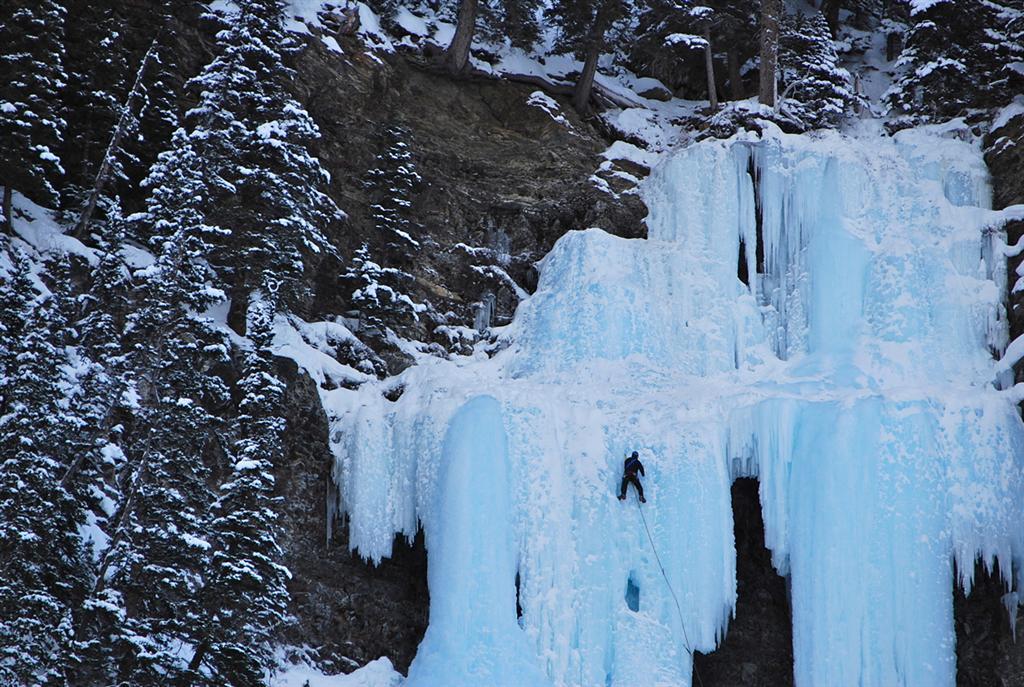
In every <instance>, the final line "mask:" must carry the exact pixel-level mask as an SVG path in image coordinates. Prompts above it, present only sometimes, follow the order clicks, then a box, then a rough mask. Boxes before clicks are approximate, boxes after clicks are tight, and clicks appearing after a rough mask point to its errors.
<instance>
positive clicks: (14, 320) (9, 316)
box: [0, 236, 36, 416]
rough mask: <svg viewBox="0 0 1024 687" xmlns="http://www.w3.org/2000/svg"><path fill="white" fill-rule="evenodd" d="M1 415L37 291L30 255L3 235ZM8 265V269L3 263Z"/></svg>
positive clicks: (0, 270) (0, 262)
mask: <svg viewBox="0 0 1024 687" xmlns="http://www.w3.org/2000/svg"><path fill="white" fill-rule="evenodd" d="M0 251H2V252H0V416H3V415H5V414H6V413H7V406H8V397H9V392H8V391H7V389H8V388H9V386H10V383H11V381H12V380H13V374H14V368H15V358H16V357H17V351H18V345H19V343H20V341H21V340H22V337H23V336H24V333H25V320H26V318H27V316H28V309H29V304H30V303H31V302H32V301H33V300H34V299H35V297H36V292H35V288H34V287H33V285H32V281H31V279H30V278H29V270H30V267H31V265H30V263H29V260H28V256H26V255H25V253H24V252H23V251H21V250H20V249H18V248H16V247H14V246H11V245H10V241H9V240H5V238H4V237H2V236H0ZM4 262H7V263H9V265H10V266H9V268H8V269H7V270H4V269H3V263H4Z"/></svg>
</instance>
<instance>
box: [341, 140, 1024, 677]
mask: <svg viewBox="0 0 1024 687" xmlns="http://www.w3.org/2000/svg"><path fill="white" fill-rule="evenodd" d="M755 179H756V183H755ZM644 196H645V200H646V202H647V205H648V207H649V208H650V215H649V217H648V220H647V221H648V230H649V232H648V233H649V236H648V238H647V239H645V240H629V239H622V238H618V237H615V236H612V235H610V234H607V233H605V232H603V231H600V230H597V229H590V230H587V231H578V232H569V233H568V234H566V235H565V236H563V237H562V238H561V239H560V240H559V241H558V242H557V243H556V245H555V246H554V248H553V249H552V251H551V252H550V253H549V255H548V256H546V257H545V258H544V260H543V262H542V264H541V276H540V280H539V285H538V289H537V291H536V293H535V294H534V295H532V296H531V297H530V298H529V299H527V300H526V301H524V302H523V303H522V304H521V305H520V307H519V310H518V311H517V313H516V317H515V320H514V322H513V323H512V324H511V325H510V326H509V327H508V328H506V330H505V331H504V332H503V334H502V336H503V338H504V339H505V341H506V342H507V344H508V346H507V347H506V348H505V349H504V350H503V351H502V352H500V353H499V354H497V355H496V356H494V357H493V358H488V357H486V356H484V355H482V354H481V355H478V356H476V357H472V358H458V359H454V360H450V361H444V360H437V359H432V358H424V359H422V360H421V361H420V362H419V364H418V365H416V366H414V367H413V368H410V369H409V370H407V371H406V372H404V373H403V374H402V376H401V379H400V380H397V381H398V382H400V383H402V384H404V385H405V392H404V394H403V395H402V396H401V398H400V399H399V400H398V401H397V402H395V403H392V402H390V401H388V400H386V399H385V398H384V396H383V393H382V391H383V387H378V386H377V385H374V384H366V385H364V386H363V387H362V388H361V389H359V390H358V391H351V390H346V389H338V390H333V391H325V392H323V393H324V405H325V408H326V410H327V411H328V413H329V418H330V421H331V427H332V446H333V448H334V451H335V455H336V462H335V466H334V478H335V481H336V482H337V484H338V486H339V498H340V503H341V506H342V508H343V509H344V510H345V512H346V513H347V515H348V517H349V518H350V519H351V520H350V522H351V528H350V533H351V537H350V542H351V545H352V546H353V548H354V549H356V550H358V552H359V553H360V554H361V555H364V556H366V557H368V558H370V559H374V560H379V559H380V558H381V557H384V556H387V555H389V554H390V547H391V542H392V541H393V538H394V535H395V534H396V533H405V534H406V535H408V536H412V535H413V534H414V533H415V531H416V528H417V526H418V525H420V524H422V526H423V528H424V530H425V532H426V537H427V547H428V552H429V566H430V572H429V583H430V592H431V620H430V628H429V629H428V632H427V636H426V637H425V638H424V641H423V644H422V646H421V647H420V651H419V654H418V655H417V658H416V661H415V662H414V664H413V667H412V669H411V671H410V676H409V681H410V682H412V683H413V684H416V685H439V684H445V685H500V684H517V685H518V684H544V685H548V684H550V685H553V686H557V687H568V686H570V685H605V686H609V687H610V686H618V687H626V686H633V685H645V686H646V685H663V686H681V687H686V686H688V685H690V684H691V675H692V659H691V651H693V650H698V649H699V650H700V651H711V650H713V649H714V648H715V647H716V646H717V643H718V642H719V641H720V640H721V638H722V637H723V636H724V634H725V633H727V632H728V624H729V619H730V617H731V615H732V613H733V612H734V609H735V603H736V574H735V570H736V561H735V556H736V553H735V543H734V541H733V523H732V510H731V503H730V485H731V483H732V481H733V479H735V478H736V477H737V476H739V475H756V476H757V477H758V478H759V480H760V490H761V504H762V509H763V514H764V520H765V536H766V543H767V545H768V547H769V548H770V549H771V552H772V561H773V564H774V565H775V567H776V568H777V569H778V571H779V572H780V573H781V574H784V575H788V576H789V581H790V589H791V592H792V604H793V640H794V641H793V646H794V653H795V666H794V670H795V678H796V684H797V685H798V686H799V687H820V686H821V685H829V686H830V687H894V686H900V687H952V685H954V684H955V675H956V663H955V660H956V658H955V646H954V640H955V635H954V632H953V618H952V588H953V584H954V582H956V583H959V584H962V585H964V586H965V587H967V588H969V587H970V584H971V579H970V574H971V573H972V571H973V569H974V568H973V563H974V560H975V557H977V556H980V557H981V558H982V559H984V560H985V561H987V562H988V563H989V564H992V563H993V562H994V561H996V560H998V561H999V562H1000V566H999V567H1000V570H1002V571H1004V573H1005V572H1006V571H1010V570H1013V569H1017V570H1020V569H1022V565H1021V563H1022V562H1024V561H1021V554H1022V552H1024V468H1022V466H1024V462H1022V461H1024V458H1022V457H1024V425H1022V423H1021V420H1020V416H1019V414H1018V412H1017V408H1016V406H1015V403H1014V399H1013V398H1012V397H1011V396H1008V395H1007V394H1006V393H1004V392H1003V391H1001V390H1000V388H999V383H998V379H999V371H998V369H997V366H996V364H995V361H994V360H993V352H996V353H998V352H1000V351H1002V350H1003V349H1004V348H1005V346H1006V321H1005V313H1004V310H1003V305H1002V294H1003V293H1004V287H1005V269H1004V268H1003V266H1002V264H1001V260H1000V259H999V257H998V256H999V251H998V247H999V243H998V242H999V233H998V232H993V231H991V229H990V228H988V227H987V225H988V222H989V220H990V214H989V212H988V205H989V189H988V184H987V178H986V176H985V169H984V165H983V162H982V160H981V156H980V153H979V151H978V149H977V147H975V146H973V145H971V144H968V143H965V142H962V141H957V140H951V139H947V138H942V137H941V136H938V135H933V134H929V133H927V132H920V131H908V132H903V133H901V134H899V135H897V136H896V137H892V138H887V137H878V136H871V137H861V138H853V137H846V136H842V135H839V134H835V133H832V134H823V135H821V136H817V137H810V136H800V137H796V136H786V135H783V134H781V133H778V132H774V133H773V132H767V133H766V134H765V135H764V137H763V138H758V137H753V136H744V137H741V138H736V139H731V140H728V141H705V142H702V143H699V144H695V145H691V146H689V147H687V148H684V149H681V150H679V151H677V152H676V153H674V154H673V155H671V156H670V157H668V158H667V159H666V160H665V162H664V163H663V164H662V165H660V166H659V167H658V168H657V169H656V170H654V172H653V173H652V174H651V176H650V177H649V179H648V180H647V181H646V182H645V186H644ZM757 207H760V210H761V223H760V228H761V231H760V232H758V231H757V221H756V220H757V218H756V216H755V208H757ZM758 242H760V244H761V245H760V248H761V249H762V250H763V254H764V258H765V259H764V265H763V269H762V270H761V271H760V273H759V274H755V273H756V271H757V270H756V268H757V265H756V262H755V258H754V256H755V255H756V250H757V248H758ZM741 245H742V246H743V247H744V249H743V252H742V254H741ZM739 260H744V261H745V262H746V264H747V266H748V272H749V273H750V274H751V275H755V276H754V277H753V278H752V279H751V280H750V281H751V283H750V285H749V286H748V285H746V284H744V283H742V282H741V281H740V280H739V279H738V277H737V263H738V261H739ZM394 381H396V380H391V382H390V383H394ZM631 450H638V451H639V452H640V454H641V457H642V459H643V462H644V464H645V467H646V468H647V476H646V477H645V479H644V485H645V489H646V492H647V498H648V503H647V504H646V505H645V506H644V509H645V510H644V514H645V516H646V522H647V524H648V525H649V527H650V533H651V539H652V540H653V544H654V548H653V549H652V546H651V542H650V541H649V540H648V538H647V534H646V531H645V529H644V526H643V522H642V521H641V519H640V512H639V510H638V508H639V504H638V503H637V501H636V499H635V497H634V496H633V495H632V493H631V494H630V498H629V499H628V500H627V501H626V502H620V501H618V500H617V498H616V494H617V491H618V486H619V479H620V477H621V470H622V458H623V454H624V453H625V452H626V451H631ZM655 552H657V557H656V556H655ZM658 557H660V560H661V562H662V563H663V564H664V566H665V572H666V577H667V581H666V579H664V578H663V577H662V574H661V571H660V569H659V566H658ZM954 562H956V563H958V564H959V570H961V571H963V579H960V580H956V581H954V580H953V565H954ZM517 571H518V572H519V575H520V579H521V588H520V603H521V606H522V611H523V615H522V618H521V620H520V622H519V623H517V622H516V617H515V616H516V613H515V590H514V580H515V574H516V572H517ZM1006 583H1007V585H1008V588H1012V589H1014V590H1016V589H1019V588H1020V584H1021V580H1011V579H1007V580H1006ZM630 585H632V589H631V591H630V592H629V594H627V589H629V588H630ZM634 590H635V591H634ZM672 591H675V592H676V594H677V596H678V600H679V608H678V610H677V608H676V605H675V602H674V600H673V597H672ZM1006 598H1007V599H1008V603H1011V604H1015V603H1016V598H1017V597H1016V596H1015V595H1014V594H1010V595H1008V596H1007V597H1006ZM630 599H633V601H635V602H631V601H630ZM524 681H525V682H524Z"/></svg>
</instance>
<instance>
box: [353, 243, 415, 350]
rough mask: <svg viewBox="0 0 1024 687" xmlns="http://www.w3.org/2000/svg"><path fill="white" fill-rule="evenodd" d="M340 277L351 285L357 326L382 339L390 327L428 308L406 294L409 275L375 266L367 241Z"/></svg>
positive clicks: (407, 322)
mask: <svg viewBox="0 0 1024 687" xmlns="http://www.w3.org/2000/svg"><path fill="white" fill-rule="evenodd" d="M342 279H343V280H344V281H347V282H348V283H350V284H352V285H353V286H355V289H354V290H353V291H352V296H351V297H350V299H349V300H350V302H351V304H352V307H353V308H355V309H356V310H358V312H359V320H360V325H361V327H362V328H363V329H365V330H367V331H368V332H369V333H371V334H372V335H373V336H376V337H379V338H383V337H384V336H385V333H386V332H387V330H388V328H389V327H390V326H394V325H406V326H411V325H412V324H413V323H414V322H418V321H419V318H420V316H419V314H420V313H421V312H423V311H425V310H427V308H428V306H427V305H426V304H424V303H418V302H416V301H415V300H413V299H412V297H410V296H409V295H408V294H407V293H406V291H407V290H408V287H409V286H410V285H411V284H412V283H413V281H414V279H413V277H412V275H410V274H409V273H407V272H405V271H403V270H400V269H397V268H394V267H382V266H381V265H379V264H378V263H377V262H375V261H374V260H373V256H372V254H371V252H370V247H369V246H368V245H367V244H363V245H362V246H361V247H360V248H359V249H358V250H357V251H356V254H355V255H354V256H353V257H352V264H351V266H350V268H349V269H348V270H347V271H346V272H345V273H344V274H343V275H342Z"/></svg>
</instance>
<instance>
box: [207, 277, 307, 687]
mask: <svg viewBox="0 0 1024 687" xmlns="http://www.w3.org/2000/svg"><path fill="white" fill-rule="evenodd" d="M248 319H249V322H248V325H247V327H246V330H247V332H248V333H249V339H250V341H251V342H252V349H251V350H249V351H247V352H246V354H245V362H244V375H245V376H244V377H243V378H242V379H241V381H240V382H239V388H240V390H241V392H242V400H241V402H240V404H239V411H240V415H239V417H238V425H239V429H240V432H239V434H240V436H239V440H238V442H237V443H236V445H235V447H234V448H235V460H234V465H233V466H232V472H231V474H230V476H229V477H228V479H227V480H226V481H225V482H224V483H223V484H221V486H220V490H219V494H218V497H217V500H216V501H215V502H214V503H213V506H212V508H211V519H210V528H209V529H210V540H211V551H212V555H211V557H210V563H209V570H208V571H207V581H206V585H205V588H204V590H203V598H204V604H203V606H204V608H205V609H206V614H205V616H204V619H203V622H202V623H201V626H200V629H199V632H198V633H197V634H198V635H199V637H201V638H200V639H199V641H198V643H197V648H196V651H195V654H194V656H193V659H192V661H191V664H190V665H189V671H190V674H189V679H190V680H191V681H192V682H191V683H192V684H199V683H202V684H230V685H238V686H242V685H251V686H252V687H259V686H262V685H263V683H264V682H263V676H264V674H265V671H266V670H267V669H268V668H269V667H271V665H272V663H273V655H272V651H271V639H272V637H273V634H274V632H275V630H277V629H278V628H279V627H280V626H281V625H282V624H283V623H284V622H285V620H286V617H287V602H288V591H287V588H286V584H287V581H288V578H289V577H290V575H289V573H288V570H287V569H286V568H285V567H284V566H283V565H281V563H280V560H281V558H282V552H281V548H280V546H279V545H278V542H277V538H278V531H277V524H276V522H277V520H276V519H277V515H276V513H275V512H274V509H273V504H274V500H275V499H274V498H273V489H274V477H273V474H272V470H273V464H274V461H275V460H276V459H278V457H279V456H281V455H282V453H283V445H282V441H281V438H282V433H283V432H284V428H285V420H284V417H283V416H282V402H283V399H284V391H285V386H284V384H283V383H282V382H281V381H280V380H279V379H278V378H277V377H275V376H274V371H273V363H272V359H271V356H270V346H271V344H272V343H273V337H274V331H273V322H274V309H273V306H272V305H271V303H270V302H268V301H267V300H265V298H264V296H263V293H261V292H257V294H255V295H254V297H253V298H252V299H251V301H250V304H249V313H248Z"/></svg>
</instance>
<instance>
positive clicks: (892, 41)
mask: <svg viewBox="0 0 1024 687" xmlns="http://www.w3.org/2000/svg"><path fill="white" fill-rule="evenodd" d="M902 50H903V45H902V41H901V40H900V35H899V34H898V33H890V34H886V36H885V59H886V60H887V61H889V62H892V61H893V60H895V59H896V58H897V57H899V55H900V52H901V51H902Z"/></svg>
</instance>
